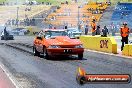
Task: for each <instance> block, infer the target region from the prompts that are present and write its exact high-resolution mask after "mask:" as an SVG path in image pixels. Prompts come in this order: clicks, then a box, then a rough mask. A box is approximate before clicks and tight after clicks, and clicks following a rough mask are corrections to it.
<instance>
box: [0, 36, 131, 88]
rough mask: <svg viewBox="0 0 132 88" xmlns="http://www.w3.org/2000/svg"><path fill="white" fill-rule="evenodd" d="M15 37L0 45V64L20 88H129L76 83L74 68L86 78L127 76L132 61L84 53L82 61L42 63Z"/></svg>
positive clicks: (61, 59) (128, 87)
mask: <svg viewBox="0 0 132 88" xmlns="http://www.w3.org/2000/svg"><path fill="white" fill-rule="evenodd" d="M24 38H26V37H16V40H14V41H1V43H0V62H1V63H2V64H3V65H4V66H5V67H6V69H7V70H8V71H9V72H10V73H11V74H12V76H13V77H14V78H15V79H16V80H17V83H16V84H19V85H18V86H21V87H22V88H132V83H129V84H86V85H84V86H80V85H79V84H77V82H76V70H77V68H78V66H82V67H83V68H84V69H86V72H87V73H88V74H130V75H131V76H132V59H130V58H125V57H118V56H113V55H108V54H103V53H98V52H92V51H87V50H85V52H84V58H83V60H78V59H77V57H76V56H73V57H69V58H68V57H56V58H52V59H51V60H46V59H44V58H43V57H37V56H33V53H32V41H33V38H32V37H29V38H27V39H29V40H24Z"/></svg>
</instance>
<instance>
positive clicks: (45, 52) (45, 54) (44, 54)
mask: <svg viewBox="0 0 132 88" xmlns="http://www.w3.org/2000/svg"><path fill="white" fill-rule="evenodd" d="M43 57H44V58H46V59H49V55H48V53H47V49H46V47H45V46H44V47H43Z"/></svg>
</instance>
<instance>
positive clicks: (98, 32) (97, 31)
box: [96, 25, 100, 35]
mask: <svg viewBox="0 0 132 88" xmlns="http://www.w3.org/2000/svg"><path fill="white" fill-rule="evenodd" d="M96 35H100V25H98V26H97V29H96Z"/></svg>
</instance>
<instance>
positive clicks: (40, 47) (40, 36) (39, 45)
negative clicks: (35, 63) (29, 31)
mask: <svg viewBox="0 0 132 88" xmlns="http://www.w3.org/2000/svg"><path fill="white" fill-rule="evenodd" d="M43 40H44V33H43V31H40V32H39V34H38V36H37V41H36V49H37V51H39V52H43Z"/></svg>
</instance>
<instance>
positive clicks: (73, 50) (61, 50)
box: [47, 48, 84, 55]
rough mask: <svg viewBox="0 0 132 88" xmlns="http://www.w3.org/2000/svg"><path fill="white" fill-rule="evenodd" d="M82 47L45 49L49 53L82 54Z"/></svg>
mask: <svg viewBox="0 0 132 88" xmlns="http://www.w3.org/2000/svg"><path fill="white" fill-rule="evenodd" d="M83 52H84V49H83V48H58V49H47V53H48V54H49V55H78V54H83Z"/></svg>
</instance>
